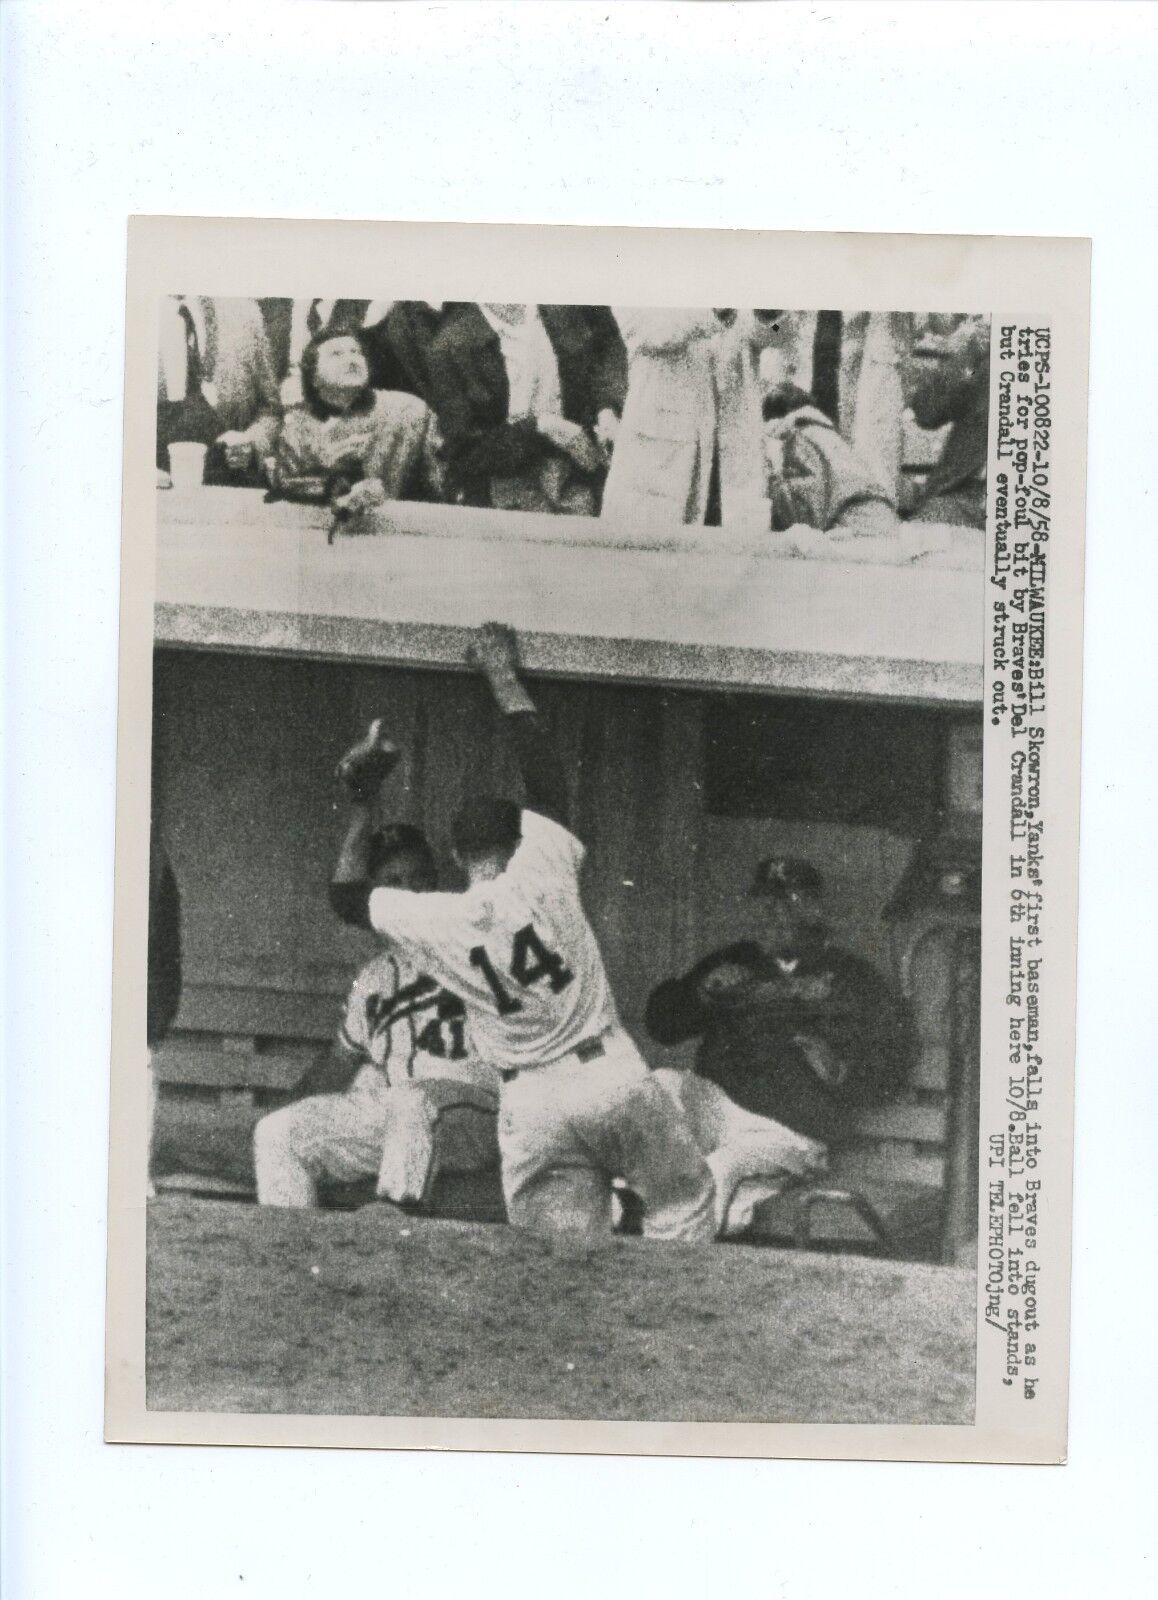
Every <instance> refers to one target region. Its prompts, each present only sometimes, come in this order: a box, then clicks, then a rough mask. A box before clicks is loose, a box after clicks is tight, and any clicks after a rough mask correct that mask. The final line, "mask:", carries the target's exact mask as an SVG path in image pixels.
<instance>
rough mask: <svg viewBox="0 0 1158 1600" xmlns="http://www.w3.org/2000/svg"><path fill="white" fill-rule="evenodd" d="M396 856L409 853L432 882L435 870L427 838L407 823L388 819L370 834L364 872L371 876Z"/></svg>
mask: <svg viewBox="0 0 1158 1600" xmlns="http://www.w3.org/2000/svg"><path fill="white" fill-rule="evenodd" d="M399 856H409V857H410V858H411V859H412V860H413V861H414V862H415V863H416V864H417V865H418V868H419V870H420V873H421V874H422V876H424V877H426V878H428V879H429V880H430V882H431V883H432V884H433V883H434V882H435V880H436V879H437V876H438V873H437V869H436V866H435V861H434V851H433V850H432V849H431V847H430V840H429V839H428V838H427V837H426V835H425V834H424V833H423V831H422V829H421V828H416V827H414V826H413V825H412V824H411V823H409V822H390V823H387V825H386V826H385V827H384V828H378V829H377V830H376V831H375V832H374V833H372V834H371V835H370V842H369V854H368V859H367V863H366V868H367V873H368V875H369V876H370V877H371V878H372V877H374V876H375V874H376V873H379V872H381V871H382V868H383V867H385V866H388V865H389V863H390V862H392V861H395V860H397V858H398V857H399Z"/></svg>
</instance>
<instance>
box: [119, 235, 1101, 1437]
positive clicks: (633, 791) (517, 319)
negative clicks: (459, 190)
mask: <svg viewBox="0 0 1158 1600" xmlns="http://www.w3.org/2000/svg"><path fill="white" fill-rule="evenodd" d="M130 244H131V249H130V284H129V362H128V383H127V393H128V401H127V407H126V444H125V451H126V454H125V462H126V467H125V484H126V490H125V496H126V498H125V574H126V576H125V608H124V622H123V638H124V644H123V655H122V721H121V726H122V755H121V771H120V784H121V789H120V796H119V811H118V845H119V855H118V862H119V867H118V891H117V892H118V948H117V972H116V979H115V983H116V995H115V1012H116V1036H115V1040H114V1061H113V1072H114V1101H113V1133H112V1141H113V1149H112V1156H113V1176H112V1192H113V1201H114V1204H113V1207H112V1213H111V1214H112V1222H111V1225H110V1269H109V1270H110V1309H109V1408H108V1429H109V1437H110V1438H114V1439H172V1440H205V1441H216V1442H238V1443H246V1442H252V1443H263V1442H269V1443H272V1442H283V1443H298V1444H320V1443H335V1444H379V1445H414V1444H430V1445H442V1446H447V1445H450V1446H462V1447H470V1448H485V1447H491V1448H504V1449H581V1450H636V1451H641V1452H682V1453H705V1454H710V1453H718V1454H726V1453H736V1454H740V1453H742V1454H773V1455H775V1454H793V1455H817V1456H832V1455H852V1456H856V1455H864V1456H881V1457H888V1456H894V1457H895V1456H905V1457H913V1458H928V1459H970V1458H976V1459H1022V1460H1056V1459H1059V1458H1060V1457H1061V1456H1062V1455H1063V1454H1064V1441H1065V1389H1066V1338H1067V1298H1068V1265H1067V1252H1068V1206H1069V1130H1070V1076H1071V1071H1072V1013H1073V996H1072V989H1071V983H1072V945H1073V936H1074V926H1073V922H1074V918H1073V885H1074V881H1075V872H1076V787H1075V785H1076V758H1077V712H1078V705H1079V700H1078V684H1077V675H1076V672H1077V669H1076V664H1075V659H1076V652H1074V651H1072V650H1071V652H1070V655H1069V658H1068V660H1067V659H1065V658H1064V656H1063V653H1062V652H1060V651H1058V650H1056V649H1053V648H1052V643H1053V641H1054V640H1056V639H1057V638H1058V637H1059V634H1058V633H1057V631H1056V630H1058V629H1062V630H1064V636H1065V637H1066V638H1067V640H1069V641H1074V640H1076V639H1077V638H1079V637H1080V633H1079V631H1078V630H1079V629H1080V574H1081V545H1082V505H1081V496H1082V463H1083V433H1084V372H1085V342H1086V326H1085V316H1086V309H1085V307H1086V294H1087V275H1088V252H1087V250H1086V247H1085V246H1084V245H1083V244H1082V243H1081V242H1080V241H1057V240H1050V241H1042V240H1038V241H1030V240H985V241H966V240H951V239H928V240H920V239H915V238H897V239H889V238H886V237H883V236H882V237H867V236H866V237H865V238H863V239H859V240H858V239H853V238H849V237H843V236H810V235H775V234H753V235H727V236H724V235H709V234H699V235H693V234H687V235H679V234H666V235H665V234H658V233H645V232H642V231H641V232H639V233H630V232H622V231H620V232H611V231H608V232H606V233H600V232H598V231H595V230H579V229H557V230H537V229H524V230H518V229H500V228H474V227H469V228H468V227H462V228H457V229H456V228H451V227H445V226H444V227H438V228H435V227H431V228H423V227H419V226H417V225H410V226H402V225H394V226H392V225H387V224H325V223H318V224H306V223H274V222H265V223H261V222H248V223H246V222H228V221H216V222H213V221H195V220H192V219H190V220H186V221H182V220H180V219H167V220H165V219H138V220H137V221H136V222H135V223H134V225H133V228H132V232H131V240H130ZM190 289H196V290H200V291H203V292H200V293H196V294H190V293H186V292H185V291H186V290H190ZM319 289H324V290H327V291H328V293H327V294H325V295H320V294H317V293H315V291H316V290H319ZM383 291H386V292H388V293H389V294H391V295H394V296H397V298H385V297H381V296H382V294H383ZM472 291H473V292H474V293H475V294H476V296H477V298H475V299H463V298H461V297H462V296H463V295H464V294H468V293H471V292H472ZM496 293H503V294H504V295H505V296H506V298H504V299H503V300H502V301H498V300H495V299H493V298H488V296H493V295H494V294H496ZM716 302H719V303H718V304H717V303H716Z"/></svg>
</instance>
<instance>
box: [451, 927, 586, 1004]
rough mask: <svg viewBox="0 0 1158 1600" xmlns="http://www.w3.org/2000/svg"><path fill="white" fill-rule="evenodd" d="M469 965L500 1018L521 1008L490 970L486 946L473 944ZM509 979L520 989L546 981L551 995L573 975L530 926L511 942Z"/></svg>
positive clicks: (523, 929) (560, 957) (564, 985)
mask: <svg viewBox="0 0 1158 1600" xmlns="http://www.w3.org/2000/svg"><path fill="white" fill-rule="evenodd" d="M470 961H471V966H474V967H477V968H478V969H479V971H480V972H481V973H482V975H483V977H484V978H485V979H486V981H487V988H488V989H489V990H490V992H491V994H493V995H494V997H495V1005H496V1006H497V1007H498V1011H499V1016H500V1017H509V1016H510V1015H511V1013H512V1012H514V1011H521V1010H522V1009H523V1002H522V1001H521V1000H520V999H519V998H518V997H517V996H516V995H513V994H512V993H511V992H510V990H509V989H508V988H507V987H506V985H505V984H504V983H503V981H502V979H501V978H500V977H499V975H498V973H497V972H496V971H495V969H494V965H493V964H492V962H491V958H490V956H489V955H488V954H487V952H486V947H485V946H484V945H481V944H476V945H475V947H474V949H473V950H472V951H471V953H470ZM508 970H509V971H510V975H511V977H512V978H513V979H514V980H515V982H516V983H517V984H518V985H519V986H520V987H521V988H523V989H529V988H530V987H531V985H532V984H533V983H539V982H541V981H542V980H544V979H545V980H546V981H547V983H548V984H549V985H550V987H551V992H552V993H553V994H558V993H559V991H560V990H561V989H565V988H566V987H567V985H568V984H569V983H570V982H571V980H572V979H573V978H574V976H575V974H574V973H573V972H572V971H571V969H570V967H569V966H568V965H567V963H566V962H565V961H564V960H563V957H562V956H561V955H559V954H558V952H557V951H555V950H548V948H547V946H546V945H545V944H544V943H543V941H542V939H540V938H539V935H538V934H537V933H536V932H535V929H534V927H533V926H532V924H531V923H529V922H528V923H527V925H526V927H525V928H520V929H519V930H518V932H517V933H516V934H515V937H514V939H513V940H512V942H511V960H510V966H509V969H508Z"/></svg>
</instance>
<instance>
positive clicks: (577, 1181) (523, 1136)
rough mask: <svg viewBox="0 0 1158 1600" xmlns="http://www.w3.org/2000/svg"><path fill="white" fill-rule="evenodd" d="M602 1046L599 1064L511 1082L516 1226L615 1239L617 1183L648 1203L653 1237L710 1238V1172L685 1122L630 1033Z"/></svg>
mask: <svg viewBox="0 0 1158 1600" xmlns="http://www.w3.org/2000/svg"><path fill="white" fill-rule="evenodd" d="M601 1043H602V1045H603V1054H602V1055H600V1056H598V1057H596V1058H595V1059H594V1060H586V1061H583V1060H580V1059H579V1057H578V1056H576V1055H567V1056H564V1057H562V1058H561V1060H559V1061H554V1062H551V1063H550V1065H548V1066H544V1067H532V1068H529V1069H527V1070H526V1071H521V1072H519V1073H518V1074H517V1076H516V1077H514V1078H513V1079H511V1080H510V1081H508V1082H506V1083H504V1085H503V1091H502V1100H501V1105H500V1111H499V1149H500V1151H501V1152H502V1167H503V1193H504V1195H505V1197H506V1203H507V1215H508V1217H509V1219H510V1221H511V1222H513V1223H515V1224H517V1225H518V1226H520V1227H524V1228H528V1229H530V1230H532V1231H534V1232H538V1233H569V1234H581V1235H584V1236H588V1237H591V1238H598V1237H601V1236H603V1235H606V1234H609V1233H610V1231H611V1222H612V1183H613V1181H614V1180H615V1179H617V1178H618V1179H621V1180H622V1181H623V1182H625V1183H626V1184H627V1185H628V1187H629V1188H631V1189H632V1190H633V1191H634V1192H635V1193H636V1194H637V1195H638V1196H639V1198H640V1200H641V1202H642V1204H643V1212H644V1216H643V1232H644V1235H645V1236H646V1237H647V1238H650V1239H663V1240H693V1241H694V1240H704V1239H711V1238H713V1237H714V1235H715V1219H714V1216H713V1207H712V1201H713V1192H714V1190H713V1182H712V1174H711V1172H710V1170H709V1168H708V1166H707V1164H706V1162H705V1161H704V1158H703V1156H702V1155H701V1154H700V1151H699V1148H698V1146H697V1145H696V1141H695V1139H694V1138H693V1137H692V1133H691V1130H690V1129H689V1127H688V1124H687V1121H686V1119H685V1118H684V1116H683V1115H682V1113H681V1112H680V1110H679V1108H678V1107H677V1106H676V1104H675V1103H674V1102H673V1100H672V1099H671V1098H670V1096H669V1095H667V1094H666V1093H665V1092H664V1090H663V1088H662V1087H661V1086H660V1084H658V1083H657V1082H656V1081H655V1079H654V1077H653V1076H652V1074H651V1073H650V1072H649V1071H648V1069H647V1066H646V1064H645V1062H644V1060H643V1057H642V1056H641V1055H640V1053H639V1051H638V1050H637V1049H636V1047H635V1045H634V1044H633V1043H632V1041H631V1039H630V1037H629V1036H628V1035H627V1034H626V1033H624V1032H623V1031H622V1030H616V1031H613V1032H611V1033H607V1034H604V1035H603V1037H602V1040H601Z"/></svg>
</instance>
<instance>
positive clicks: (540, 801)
mask: <svg viewBox="0 0 1158 1600" xmlns="http://www.w3.org/2000/svg"><path fill="white" fill-rule="evenodd" d="M476 660H477V664H478V665H479V666H480V667H481V668H482V670H483V671H484V672H485V674H486V677H487V680H488V682H489V683H490V686H491V689H492V692H493V694H494V697H495V700H496V703H497V705H498V707H499V709H500V711H501V712H502V713H503V715H504V717H505V719H506V721H507V723H508V725H509V726H510V728H511V731H512V733H513V734H514V736H515V738H516V739H517V740H518V741H519V744H520V756H521V760H522V768H523V779H524V785H525V787H526V789H527V796H528V799H529V801H530V805H528V806H520V805H518V804H516V803H515V802H514V801H512V800H507V799H503V798H500V797H496V796H473V797H470V798H468V799H466V800H465V801H464V802H463V804H462V805H461V807H460V809H459V811H458V814H457V815H456V817H455V819H454V823H453V827H452V842H453V846H454V852H455V856H456V858H457V859H458V861H459V863H460V865H461V866H462V868H463V870H464V871H465V873H466V876H467V879H468V885H469V886H468V888H467V890H466V892H465V893H460V894H429V893H427V894H422V893H415V892H413V890H410V889H407V888H401V887H398V888H383V887H377V886H375V885H374V883H373V882H372V881H371V879H370V877H369V872H368V855H367V844H368V840H369V837H370V833H371V823H370V821H369V819H368V816H367V807H366V803H365V801H364V800H363V799H362V798H360V794H359V791H358V789H357V788H356V787H355V788H354V790H353V792H352V798H353V801H354V812H353V818H352V821H351V824H350V829H349V832H348V834H347V838H346V842H345V845H344V847H343V850H342V853H341V857H340V859H339V862H338V866H337V869H336V871H335V873H334V881H333V882H332V883H331V886H330V894H331V901H332V903H333V906H334V909H335V911H336V912H337V913H338V915H339V916H341V917H342V918H343V919H344V920H345V921H347V922H350V923H352V924H353V925H355V926H359V927H366V928H372V929H373V930H374V931H375V932H376V933H377V934H378V935H379V937H380V938H381V939H382V940H383V943H384V946H385V949H386V951H387V952H388V953H389V954H390V955H391V956H393V957H394V958H395V959H397V960H399V961H401V962H404V963H405V964H407V966H408V967H409V966H413V967H414V968H415V969H416V970H421V971H424V972H427V973H429V974H430V975H431V977H432V978H433V979H434V980H435V981H436V982H438V983H439V984H443V985H445V987H446V988H447V989H448V990H450V991H451V992H452V993H456V994H459V995H461V996H462V999H463V1000H464V1002H465V1004H466V1010H467V1018H468V1026H469V1030H470V1034H471V1037H472V1039H473V1041H474V1045H475V1048H476V1050H477V1052H478V1054H479V1056H480V1057H481V1058H482V1059H484V1060H486V1061H487V1062H489V1063H492V1064H493V1065H494V1066H495V1067H497V1068H498V1069H499V1073H500V1076H501V1079H502V1100H501V1107H500V1115H499V1147H500V1150H501V1153H502V1174H503V1191H504V1195H505V1198H506V1203H507V1214H508V1216H509V1218H510V1220H511V1221H512V1222H514V1223H516V1224H519V1225H522V1226H524V1227H527V1228H530V1229H534V1230H536V1231H538V1232H545V1233H577V1234H580V1235H583V1236H586V1237H591V1238H595V1237H598V1236H601V1235H604V1234H607V1233H609V1232H610V1230H611V1221H612V1199H613V1185H614V1182H615V1180H616V1179H622V1180H623V1181H624V1182H625V1183H627V1184H628V1185H629V1186H630V1188H631V1189H632V1190H633V1191H634V1192H635V1194H637V1195H638V1197H639V1199H640V1201H641V1204H642V1207H643V1232H644V1234H645V1235H647V1236H649V1237H651V1238H654V1239H686V1240H706V1239H711V1238H712V1237H713V1235H714V1233H715V1225H714V1218H713V1206H712V1202H713V1193H714V1189H713V1182H712V1174H711V1172H710V1170H709V1168H708V1166H707V1164H706V1163H705V1161H704V1158H703V1156H702V1155H701V1154H700V1151H699V1149H698V1147H697V1145H696V1142H695V1140H694V1138H693V1137H692V1134H691V1131H690V1129H689V1127H688V1125H687V1121H686V1119H685V1118H684V1117H683V1116H682V1115H681V1113H680V1110H679V1108H678V1107H677V1105H676V1104H675V1102H674V1101H673V1100H672V1098H671V1097H670V1096H669V1095H668V1094H667V1093H666V1092H665V1091H664V1089H663V1087H662V1086H661V1085H660V1084H659V1083H658V1082H656V1080H655V1078H654V1077H653V1076H652V1075H651V1074H650V1073H649V1071H648V1069H647V1066H646V1064H645V1062H644V1060H643V1058H642V1056H641V1055H640V1054H639V1051H638V1050H637V1049H636V1047H635V1045H634V1043H633V1042H632V1040H631V1038H630V1037H629V1035H628V1034H627V1032H626V1031H625V1029H624V1028H623V1025H622V1023H621V1022H620V1020H619V1016H618V1013H617V1010H616V1006H615V1001H614V999H613V997H612V994H611V989H610V985H609V984H608V981H607V974H606V972H605V970H604V966H603V958H602V955H601V953H600V950H599V946H598V944H597V942H596V939H595V934H594V932H593V931H592V928H591V925H590V923H589V922H588V920H587V917H586V915H585V913H584V910H583V906H582V903H581V900H580V892H579V871H580V867H581V865H582V862H583V857H584V848H583V846H582V844H580V842H579V840H578V839H577V838H576V837H575V835H574V834H573V833H571V832H570V830H569V829H568V828H566V827H564V826H563V825H562V824H561V823H560V822H557V821H554V820H552V818H551V817H550V816H548V815H546V814H545V812H546V811H548V810H552V809H554V810H555V811H556V812H557V813H558V812H561V810H562V798H563V796H562V792H561V786H560V785H559V784H558V782H557V781H554V769H553V762H552V761H550V760H549V759H548V757H549V752H548V751H547V750H546V749H545V748H544V747H543V741H542V737H541V735H542V730H541V728H540V726H539V723H538V719H537V716H536V713H535V707H534V705H533V703H532V702H531V700H530V698H529V697H528V695H527V693H526V691H525V690H524V688H523V686H522V684H521V683H520V681H519V677H518V671H517V655H516V649H515V642H514V637H513V635H512V634H510V633H509V631H508V630H506V629H503V628H499V627H496V626H493V625H491V626H488V627H487V628H484V629H482V630H481V631H480V634H479V636H478V644H477V646H476ZM370 742H371V743H373V738H372V739H371V741H370ZM363 748H365V747H363ZM536 751H538V756H537V757H536ZM352 760H353V770H354V771H355V772H356V771H357V766H358V764H359V758H357V756H356V753H352ZM347 770H350V768H348V769H347ZM549 774H550V775H551V777H552V780H553V781H551V782H550V783H548V782H547V777H548V775H549ZM548 790H553V793H548ZM540 807H541V808H542V809H540Z"/></svg>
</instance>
